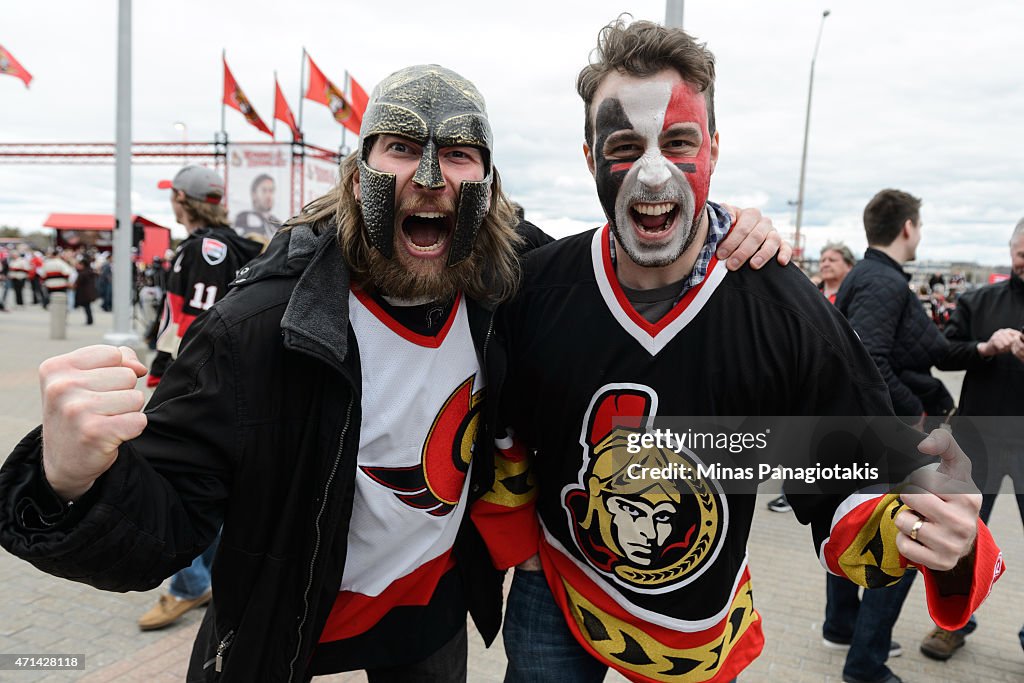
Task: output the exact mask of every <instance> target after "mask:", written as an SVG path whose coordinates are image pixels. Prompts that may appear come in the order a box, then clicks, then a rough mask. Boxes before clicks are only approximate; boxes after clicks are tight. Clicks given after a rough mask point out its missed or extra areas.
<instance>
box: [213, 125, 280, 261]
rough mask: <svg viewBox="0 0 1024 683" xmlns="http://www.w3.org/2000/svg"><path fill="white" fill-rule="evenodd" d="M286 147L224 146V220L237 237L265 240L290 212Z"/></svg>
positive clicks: (271, 144) (271, 235)
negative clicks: (226, 200) (226, 161)
mask: <svg viewBox="0 0 1024 683" xmlns="http://www.w3.org/2000/svg"><path fill="white" fill-rule="evenodd" d="M291 165H292V157H291V150H290V147H289V146H288V145H281V144H274V143H262V144H261V143H251V144H231V145H228V164H227V179H226V180H227V185H228V188H227V199H228V205H227V208H228V219H229V220H230V221H231V225H232V226H234V228H235V231H236V232H237V233H238V234H240V235H250V236H255V237H258V238H260V239H261V241H262V240H263V239H267V240H269V239H270V238H271V237H273V236H274V233H276V232H277V230H278V228H280V227H281V223H282V222H283V221H284V220H287V219H288V217H289V214H290V212H291V207H290V206H289V204H290V196H291V194H290V188H291Z"/></svg>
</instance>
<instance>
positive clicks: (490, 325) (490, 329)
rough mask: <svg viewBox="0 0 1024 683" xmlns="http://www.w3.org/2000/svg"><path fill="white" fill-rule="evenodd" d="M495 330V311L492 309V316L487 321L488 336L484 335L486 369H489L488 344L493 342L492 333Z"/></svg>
mask: <svg viewBox="0 0 1024 683" xmlns="http://www.w3.org/2000/svg"><path fill="white" fill-rule="evenodd" d="M493 332H494V311H491V318H490V320H489V321H488V322H487V336H485V337H484V349H483V361H484V369H485V370H486V369H487V345H488V344H490V343H491V334H492V333H493Z"/></svg>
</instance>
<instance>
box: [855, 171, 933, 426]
mask: <svg viewBox="0 0 1024 683" xmlns="http://www.w3.org/2000/svg"><path fill="white" fill-rule="evenodd" d="M920 211H921V200H920V199H918V198H917V197H914V196H912V195H910V194H907V193H906V192H901V191H899V190H882V191H881V192H879V193H878V194H876V195H875V196H874V197H873V198H872V200H871V201H870V202H868V205H867V207H865V209H864V231H865V233H866V235H867V238H868V249H867V251H866V252H864V259H863V260H862V261H861V262H860V263H858V264H857V265H856V266H854V268H853V270H851V271H850V274H849V275H848V276H847V277H846V279H845V280H844V281H843V285H842V287H841V288H840V290H839V294H838V295H837V296H836V307H837V308H838V309H839V311H840V312H841V313H842V314H843V315H845V316H846V319H847V320H849V321H850V324H851V325H852V326H853V329H855V330H856V331H857V334H858V336H860V339H861V341H862V342H863V343H864V347H865V348H866V349H867V350H868V353H870V354H871V357H872V359H874V361H875V365H877V366H878V369H879V371H880V372H881V373H882V377H883V379H885V383H886V384H887V385H888V387H889V396H890V397H891V398H892V404H893V408H894V409H895V411H896V414H897V415H900V416H903V417H908V418H914V421H915V422H917V421H920V419H921V418H923V417H924V415H925V414H926V413H930V414H933V415H935V414H941V413H945V412H947V411H948V410H949V409H950V408H952V407H953V402H952V398H951V397H950V396H949V393H948V392H947V391H945V389H944V388H943V387H942V382H941V381H939V380H938V379H936V378H934V377H931V376H930V375H929V370H930V368H931V366H933V365H935V364H936V363H938V362H939V361H940V360H942V358H943V357H944V356H945V354H946V351H947V348H948V344H947V342H946V340H945V339H944V338H943V336H942V334H941V333H940V332H939V330H938V328H936V327H935V325H934V324H933V323H932V321H931V320H929V319H928V316H927V315H926V314H925V312H924V309H923V308H922V306H921V302H920V301H918V300H917V296H916V295H915V294H914V293H913V292H912V291H911V290H910V288H909V286H908V283H909V282H910V275H908V274H907V273H906V272H904V271H903V264H904V263H907V262H908V261H913V260H914V259H915V258H916V257H917V245H918V244H919V243H920V241H921V228H922V221H921V213H920ZM940 411H941V412H940Z"/></svg>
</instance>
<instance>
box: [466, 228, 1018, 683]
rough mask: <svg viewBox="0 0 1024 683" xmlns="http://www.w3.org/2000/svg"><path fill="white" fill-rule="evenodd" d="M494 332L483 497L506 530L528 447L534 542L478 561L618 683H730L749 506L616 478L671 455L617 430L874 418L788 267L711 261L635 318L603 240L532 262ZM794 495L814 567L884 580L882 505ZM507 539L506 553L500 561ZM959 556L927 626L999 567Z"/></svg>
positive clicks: (879, 400) (876, 384)
mask: <svg viewBox="0 0 1024 683" xmlns="http://www.w3.org/2000/svg"><path fill="white" fill-rule="evenodd" d="M502 330H503V334H504V335H505V336H506V338H507V341H508V344H509V380H508V382H507V384H506V391H505V395H504V397H503V402H502V404H503V406H504V407H505V410H506V416H507V418H508V420H507V421H508V423H509V424H510V425H511V426H512V428H513V431H514V433H515V435H516V439H517V440H521V442H522V443H521V444H518V445H517V446H515V447H511V446H510V447H508V448H506V449H505V451H503V452H505V453H507V454H508V453H510V454H511V456H510V457H506V458H504V459H503V458H501V457H499V458H498V462H497V463H496V466H497V469H498V472H497V475H496V484H495V490H494V491H492V493H491V495H490V498H491V499H493V500H500V499H501V498H502V497H503V495H504V498H505V499H508V500H512V501H513V502H510V503H509V504H508V506H507V507H508V509H509V511H510V514H511V515H515V516H516V519H517V520H518V521H519V522H520V523H521V520H522V519H523V516H522V515H523V510H524V509H526V505H525V503H524V493H523V491H522V488H523V485H524V483H525V482H526V481H527V477H526V476H525V475H524V474H523V469H524V467H523V464H522V460H523V454H524V453H526V452H528V451H529V449H531V448H533V449H536V453H535V455H534V456H533V459H532V470H533V475H534V476H535V479H536V482H537V486H536V489H535V493H536V495H537V498H536V509H537V516H538V517H539V521H540V538H539V543H538V539H537V530H536V529H531V528H528V525H525V524H520V528H519V530H518V531H517V532H516V533H514V534H509V527H508V525H507V524H506V525H501V524H498V523H495V524H494V528H495V529H497V530H499V531H500V532H501V533H498V534H490V535H488V534H487V533H485V540H487V542H488V544H489V546H490V547H491V548H492V549H493V553H494V555H495V558H496V563H498V564H499V565H500V564H510V563H512V562H514V561H521V560H522V559H525V558H526V557H529V556H530V555H532V554H533V553H534V552H537V551H538V549H539V552H540V555H541V560H542V564H543V566H544V571H545V574H546V576H547V579H548V584H549V585H550V586H551V587H552V591H553V594H554V597H555V600H556V602H557V603H558V604H559V606H560V608H561V609H562V611H563V613H564V615H565V617H566V621H567V623H568V625H569V628H570V630H571V631H572V632H573V633H574V635H575V636H576V638H577V640H578V641H579V642H580V643H581V645H582V646H583V647H584V648H586V649H587V650H588V651H589V652H590V653H591V654H592V655H593V656H595V657H596V658H598V659H600V660H601V661H604V662H605V663H607V664H609V665H610V666H612V667H614V668H615V669H617V670H619V671H620V672H622V673H623V674H625V675H626V676H627V677H629V678H630V679H631V680H635V681H677V682H683V683H689V682H696V681H700V682H708V681H712V682H720V681H728V680H731V679H732V678H733V677H735V676H736V675H737V674H738V673H739V672H740V671H742V670H743V669H744V668H745V667H746V666H747V665H748V664H749V663H750V662H751V661H752V660H753V659H754V658H756V657H757V655H758V654H759V653H760V651H761V648H762V644H763V636H762V632H761V624H760V616H759V615H758V614H757V612H756V611H755V610H754V608H753V601H752V591H751V580H750V571H749V569H748V567H747V552H746V545H747V539H748V536H749V533H750V523H751V518H752V515H753V506H754V503H755V500H756V499H755V497H754V496H752V495H733V494H728V495H727V494H725V493H724V492H723V490H722V488H721V486H719V484H718V482H716V481H715V480H714V479H711V478H705V477H697V478H696V479H695V480H693V481H689V482H683V483H680V480H675V481H659V482H654V483H652V482H646V481H636V480H633V479H630V478H629V477H626V476H624V474H623V473H624V472H626V471H628V469H629V465H630V464H632V463H634V462H639V460H637V458H644V457H646V458H655V459H657V460H658V461H659V462H661V463H662V464H669V465H670V464H673V463H674V462H675V460H677V459H679V458H678V454H676V453H673V452H672V451H671V450H665V449H662V450H661V451H657V452H654V451H651V450H645V451H643V452H642V453H641V454H639V455H637V454H636V453H631V452H630V449H629V448H628V444H629V441H630V439H629V437H630V433H631V432H633V431H636V430H637V429H638V428H639V427H640V425H639V424H632V425H630V424H628V423H626V424H623V422H622V418H624V417H625V418H627V419H633V420H636V419H637V418H647V417H650V416H701V415H703V416H749V415H782V416H785V415H792V416H800V415H887V414H891V407H890V404H889V400H888V394H887V389H886V386H885V383H884V382H883V381H882V379H881V377H880V375H879V374H878V371H877V369H876V368H875V366H874V364H873V363H872V361H871V358H870V357H869V356H868V354H867V353H866V352H865V351H864V349H863V347H862V346H861V345H860V343H859V341H858V340H857V338H856V335H855V334H854V333H853V331H852V330H851V329H850V327H849V325H848V324H847V323H846V321H845V320H844V319H843V318H842V316H841V315H840V314H839V313H838V312H837V311H835V309H834V307H833V306H831V305H830V304H829V303H828V302H827V301H826V300H825V299H823V298H822V296H821V294H820V292H818V290H817V289H815V288H814V286H813V285H811V284H810V282H808V280H807V279H806V278H805V277H804V276H803V275H802V274H801V273H800V272H799V271H798V270H797V269H796V268H795V267H790V268H782V267H780V266H778V265H777V264H776V263H774V262H772V263H770V264H768V265H767V266H766V267H765V268H764V269H763V270H761V271H751V270H749V269H742V270H740V271H738V272H734V273H730V272H728V271H727V270H726V268H725V265H724V264H723V263H718V262H717V261H716V260H715V259H712V261H711V264H710V266H709V268H708V272H707V276H706V277H705V279H704V280H703V282H702V283H701V284H700V285H698V286H697V287H695V288H693V289H691V290H690V291H689V292H687V293H686V294H685V295H684V296H683V298H682V299H681V300H680V301H679V302H678V303H677V304H676V305H675V307H674V308H673V309H672V310H671V311H670V312H669V313H668V314H667V315H665V316H664V317H663V318H662V319H661V320H660V321H658V322H657V323H656V324H652V323H649V322H647V321H646V320H644V319H643V318H642V317H641V316H640V315H639V314H637V313H636V311H635V310H634V309H633V307H632V306H631V304H630V303H629V302H628V300H627V299H626V297H625V295H624V293H623V291H622V288H621V286H620V285H619V283H618V280H617V278H616V275H615V272H614V267H613V265H612V260H611V254H610V250H609V239H608V228H607V226H606V227H605V228H603V229H599V230H596V231H590V232H587V233H584V234H581V235H577V236H574V237H570V238H567V239H564V240H561V241H560V242H558V243H556V244H553V245H548V246H547V247H544V248H542V249H540V250H538V251H536V252H534V253H532V254H531V255H530V257H529V259H528V261H527V264H526V266H525V273H524V281H523V285H522V288H521V291H520V294H519V295H518V297H517V298H516V300H515V301H514V302H512V303H511V304H510V305H508V306H506V307H505V309H504V316H503V324H502ZM506 446H509V445H508V444H506ZM677 464H682V463H677ZM503 470H504V471H505V472H506V473H505V474H503ZM507 473H512V475H514V476H512V475H509V474H507ZM509 481H514V482H515V484H516V485H515V486H509V485H507V482H509ZM530 481H531V482H532V480H530ZM502 487H504V488H505V489H508V490H502ZM513 489H515V490H516V491H517V493H518V495H517V496H515V497H513V496H510V495H509V490H513ZM502 494H503V495H502ZM795 498H799V499H800V500H799V502H796V501H794V505H795V507H797V513H798V516H799V517H801V521H804V522H805V523H808V522H810V523H811V524H812V530H813V537H814V542H815V549H816V550H819V553H818V554H819V556H820V558H821V561H822V562H823V564H824V565H825V566H826V568H827V569H828V570H830V571H832V572H834V573H838V574H842V575H846V576H848V577H850V578H851V579H854V580H857V581H859V582H860V583H861V584H862V585H863V584H865V583H868V584H871V585H884V584H885V583H888V582H891V581H894V580H896V579H898V578H899V576H901V575H902V573H903V571H904V570H905V568H906V561H905V560H903V558H902V557H900V556H899V554H898V552H896V550H895V534H896V530H895V528H894V527H893V526H892V524H891V516H892V515H894V514H895V511H896V510H898V509H899V506H900V505H901V502H900V501H899V499H898V497H897V496H895V495H883V494H881V493H879V494H862V493H855V492H851V495H849V496H845V495H830V496H824V495H822V496H801V497H795ZM485 500H487V498H485ZM887 520H888V521H887ZM510 537H511V538H512V539H515V538H519V539H521V541H520V542H521V546H520V547H519V548H518V549H516V548H515V546H516V541H515V540H510ZM538 545H539V548H538ZM869 546H870V547H871V549H872V552H868V550H867V548H868V547H869ZM977 548H978V551H977V557H978V561H977V565H976V572H975V582H974V584H975V585H974V587H973V592H972V594H971V596H969V597H963V599H959V600H958V599H949V600H945V601H943V600H939V599H938V598H937V596H936V594H935V592H934V590H931V589H930V590H929V601H930V604H931V605H932V614H933V617H935V618H936V619H937V621H938V622H939V623H940V624H945V625H946V626H947V627H956V625H957V624H960V623H961V622H964V621H966V619H967V617H968V616H969V614H970V613H971V611H972V610H973V607H975V606H977V604H980V602H981V601H982V600H983V599H984V597H985V596H986V595H987V593H988V591H989V590H990V586H991V584H992V582H993V581H994V580H995V578H996V577H998V575H999V573H1000V571H1001V566H1002V565H1001V556H1000V555H999V553H998V549H996V548H995V546H994V544H993V543H992V541H991V537H990V535H989V534H988V532H987V530H985V529H984V528H983V526H981V527H980V528H979V534H978V546H977ZM499 558H504V561H502V559H499ZM923 573H924V574H925V579H926V582H927V583H928V584H929V586H931V584H932V583H933V582H932V581H931V579H930V577H929V575H928V572H927V570H924V571H923Z"/></svg>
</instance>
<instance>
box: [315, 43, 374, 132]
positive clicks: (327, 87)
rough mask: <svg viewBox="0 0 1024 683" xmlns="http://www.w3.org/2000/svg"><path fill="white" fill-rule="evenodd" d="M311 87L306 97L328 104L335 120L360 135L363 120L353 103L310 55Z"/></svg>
mask: <svg viewBox="0 0 1024 683" xmlns="http://www.w3.org/2000/svg"><path fill="white" fill-rule="evenodd" d="M306 57H307V58H309V87H308V88H306V99H307V100H313V101H314V102H319V103H320V104H324V105H327V108H328V109H330V110H331V113H332V114H334V120H335V121H337V122H338V123H340V124H341V125H343V126H345V127H346V128H348V129H349V130H350V131H352V132H353V133H355V134H356V135H359V125H360V124H361V123H362V120H361V119H360V118H359V115H358V114H356V113H355V111H354V110H353V109H352V105H351V104H349V103H348V100H346V99H345V95H343V94H342V92H341V91H340V90H338V88H337V86H335V85H334V84H333V83H331V82H330V81H329V80H327V77H326V76H324V72H323V71H321V70H320V69H318V68H317V66H316V64H314V63H313V58H312V57H309V55H306Z"/></svg>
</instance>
